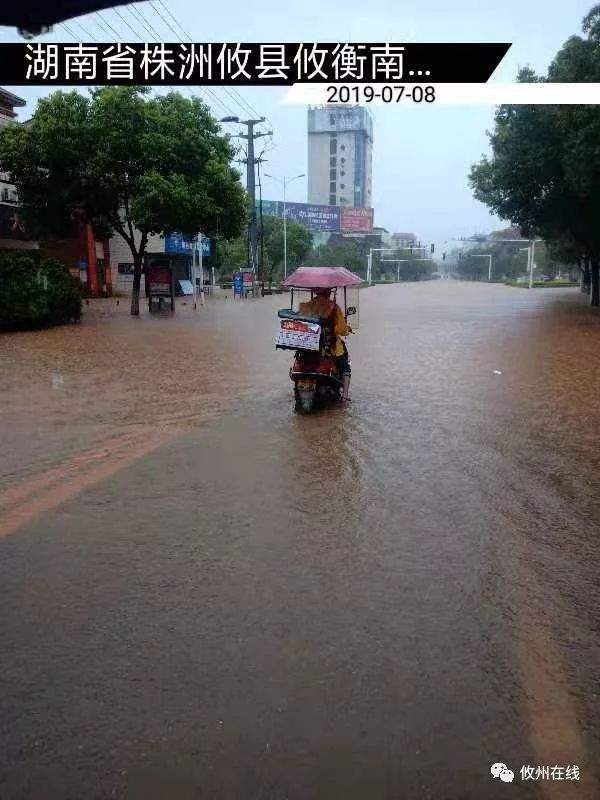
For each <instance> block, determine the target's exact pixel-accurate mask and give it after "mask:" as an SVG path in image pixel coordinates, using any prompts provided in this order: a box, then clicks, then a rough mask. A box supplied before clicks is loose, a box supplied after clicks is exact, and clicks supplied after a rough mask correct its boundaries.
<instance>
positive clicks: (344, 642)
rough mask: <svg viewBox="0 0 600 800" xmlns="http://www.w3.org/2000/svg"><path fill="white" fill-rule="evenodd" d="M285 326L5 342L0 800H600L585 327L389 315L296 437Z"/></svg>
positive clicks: (592, 343)
mask: <svg viewBox="0 0 600 800" xmlns="http://www.w3.org/2000/svg"><path fill="white" fill-rule="evenodd" d="M279 305H281V298H278V297H273V298H265V299H263V300H260V301H246V302H238V303H233V302H232V301H230V300H229V301H217V300H214V301H213V302H212V304H211V305H210V307H209V308H208V309H207V310H205V311H203V312H197V313H196V314H194V312H193V311H192V310H191V308H190V307H189V306H186V307H182V306H180V308H179V311H178V314H177V316H176V317H175V318H168V317H167V318H157V319H149V318H147V317H143V318H141V319H139V320H131V319H129V318H128V316H127V314H126V309H125V308H124V307H123V305H121V306H120V307H119V308H117V307H116V306H115V305H114V303H113V302H104V303H101V304H97V305H96V306H94V307H93V308H91V309H89V310H88V311H87V314H86V318H85V321H84V323H83V324H82V325H81V326H78V327H69V328H60V329H54V330H50V331H44V332H36V333H26V334H18V335H11V336H4V337H3V338H2V339H0V391H1V392H2V407H1V412H0V413H1V416H0V433H1V435H2V465H1V477H0V507H1V508H2V512H1V518H0V592H1V595H0V601H1V607H2V615H1V618H0V619H1V621H0V797H1V798H2V800H17V798H18V799H19V800H21V798H36V800H37V799H38V798H40V799H41V798H43V799H44V800H54V799H55V798H60V799H61V800H62V798H74V799H75V798H112V797H117V798H122V797H127V798H135V800H138V798H139V800H142V799H143V800H146V799H150V800H154V799H155V798H156V800H158V798H184V799H185V800H187V798H190V800H191V798H244V800H245V799H246V798H248V799H249V798H256V800H258V799H259V798H260V799H261V800H271V799H272V800H275V799H277V800H279V799H280V798H288V799H289V800H296V798H303V800H306V799H310V798H335V800H337V798H340V799H341V798H344V799H346V798H348V799H349V800H354V799H355V798H356V800H358V799H359V798H360V800H362V799H363V798H390V800H392V799H394V800H396V798H436V800H438V799H439V798H444V799H445V800H459V798H460V799H461V800H462V799H463V798H474V799H477V800H479V798H494V799H495V798H503V797H508V796H513V797H524V798H530V797H531V798H552V799H554V798H557V799H558V798H586V799H587V798H594V797H599V796H600V784H599V783H598V774H597V773H598V763H599V756H600V730H599V727H598V726H599V724H600V713H599V712H600V626H599V624H598V619H599V618H600V615H599V600H600V586H599V579H598V575H599V567H600V538H599V534H600V526H599V523H600V500H599V497H600V493H599V490H600V454H599V453H600V451H599V448H598V438H599V424H598V419H599V418H600V396H599V393H598V387H599V386H600V317H599V316H598V315H595V314H594V313H592V312H590V310H589V309H588V308H587V306H586V305H585V300H584V299H583V298H582V296H581V295H579V293H578V292H577V291H575V290H540V291H527V290H518V289H512V288H508V287H503V286H484V285H475V284H458V283H456V284H455V283H450V284H449V283H446V282H444V283H437V284H412V285H410V284H408V285H405V286H398V287H392V288H384V287H374V288H372V289H369V290H365V291H363V292H361V314H360V323H361V324H360V333H359V335H357V336H356V337H352V338H351V340H350V342H349V346H350V349H351V357H352V361H353V387H352V394H353V402H352V404H351V406H350V407H348V408H347V409H341V408H332V409H328V410H325V411H324V412H322V413H320V414H318V415H315V416H313V417H299V416H296V415H294V414H293V413H292V410H291V407H292V396H291V391H290V384H289V380H288V378H287V369H288V362H289V360H290V358H289V355H287V354H284V353H281V352H278V353H275V352H274V350H273V348H272V336H273V332H274V319H275V316H274V312H275V309H276V308H277V307H278V306H279ZM496 761H502V762H504V763H506V764H507V765H508V766H509V767H510V768H511V769H512V770H513V771H514V773H515V778H514V781H513V785H512V786H510V787H509V786H507V785H505V784H504V783H502V782H501V781H499V780H498V779H496V780H494V779H493V778H492V776H491V774H490V765H491V764H492V763H494V762H496ZM523 765H532V766H534V767H537V766H543V765H549V766H550V767H552V766H555V765H558V766H567V765H578V766H579V768H580V780H579V781H574V780H569V781H567V780H562V781H561V780H545V779H543V778H540V779H538V780H525V781H524V780H522V777H521V774H520V769H521V767H522V766H523ZM558 774H560V773H558Z"/></svg>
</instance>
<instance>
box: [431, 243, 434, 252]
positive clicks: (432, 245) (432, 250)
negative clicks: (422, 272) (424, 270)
mask: <svg viewBox="0 0 600 800" xmlns="http://www.w3.org/2000/svg"><path fill="white" fill-rule="evenodd" d="M434 253H435V245H434V244H433V242H432V243H431V255H433V254H434Z"/></svg>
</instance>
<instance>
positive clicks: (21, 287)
mask: <svg viewBox="0 0 600 800" xmlns="http://www.w3.org/2000/svg"><path fill="white" fill-rule="evenodd" d="M80 318H81V290H80V285H79V281H78V280H77V279H76V278H73V277H72V275H71V273H70V272H69V270H68V269H67V267H66V266H65V265H64V264H63V263H62V262H60V261H56V259H53V258H48V259H43V260H40V259H39V258H38V256H37V254H35V253H30V252H25V251H19V250H7V251H4V252H0V331H15V330H27V329H29V328H45V327H48V326H50V325H62V324H65V323H68V322H77V321H78V320H79V319H80Z"/></svg>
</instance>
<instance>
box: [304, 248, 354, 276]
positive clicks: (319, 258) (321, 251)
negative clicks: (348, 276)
mask: <svg viewBox="0 0 600 800" xmlns="http://www.w3.org/2000/svg"><path fill="white" fill-rule="evenodd" d="M310 260H311V264H312V265H313V266H315V267H346V269H349V270H350V271H351V272H355V273H361V272H362V273H363V274H364V273H365V269H366V263H367V254H366V251H365V250H364V248H363V247H361V245H360V243H359V242H356V241H354V240H348V241H345V242H339V241H338V242H334V243H333V244H325V245H321V246H320V247H316V248H315V249H314V250H313V252H312V253H311V257H310Z"/></svg>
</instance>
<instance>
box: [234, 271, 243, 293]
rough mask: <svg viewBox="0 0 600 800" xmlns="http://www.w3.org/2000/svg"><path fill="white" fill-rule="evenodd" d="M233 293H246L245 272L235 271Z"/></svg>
mask: <svg viewBox="0 0 600 800" xmlns="http://www.w3.org/2000/svg"><path fill="white" fill-rule="evenodd" d="M233 293H234V294H240V295H241V294H244V273H243V272H234V273H233Z"/></svg>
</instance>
